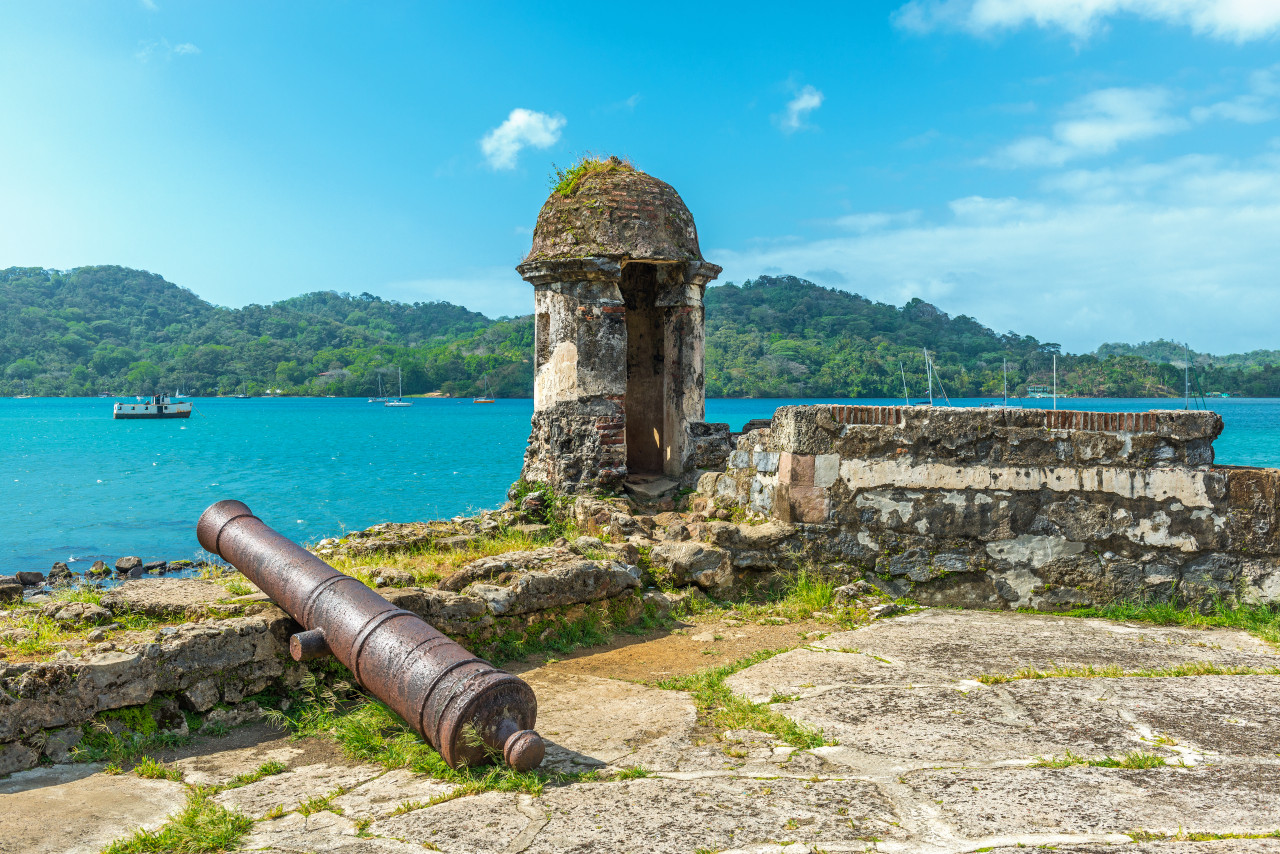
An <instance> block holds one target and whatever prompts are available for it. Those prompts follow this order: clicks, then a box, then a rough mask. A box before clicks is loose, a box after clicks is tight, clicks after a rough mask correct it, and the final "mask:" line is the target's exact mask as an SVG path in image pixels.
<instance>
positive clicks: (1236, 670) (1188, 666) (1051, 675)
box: [975, 661, 1280, 685]
mask: <svg viewBox="0 0 1280 854" xmlns="http://www.w3.org/2000/svg"><path fill="white" fill-rule="evenodd" d="M1131 676H1141V677H1150V678H1156V679H1159V678H1165V677H1175V676H1280V667H1244V666H1237V665H1225V666H1224V665H1220V664H1214V663H1213V662H1211V661H1188V662H1185V663H1183V664H1175V665H1173V666H1171V667H1148V668H1143V669H1139V670H1125V669H1124V668H1122V667H1120V666H1118V665H1115V664H1107V665H1103V666H1101V667H1097V666H1094V665H1092V664H1085V665H1076V666H1069V667H1052V668H1050V669H1048V670H1036V669H1035V668H1034V667H1024V668H1022V669H1021V670H1017V671H1015V672H1013V673H984V674H982V675H980V676H977V677H975V678H976V679H977V680H978V681H979V682H981V683H982V684H984V685H999V684H1001V683H1004V682H1017V681H1018V680H1021V679H1119V678H1122V677H1131Z"/></svg>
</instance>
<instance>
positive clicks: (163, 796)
mask: <svg viewBox="0 0 1280 854" xmlns="http://www.w3.org/2000/svg"><path fill="white" fill-rule="evenodd" d="M102 768H103V766H102V765H101V764H96V765H55V766H52V767H46V768H34V769H32V770H30V771H23V772H21V773H18V774H13V775H11V776H10V777H8V778H7V779H4V780H0V805H3V808H0V852H3V854H97V852H99V851H101V850H102V849H103V848H104V847H106V846H107V845H109V844H110V843H111V842H112V841H113V840H115V839H118V838H120V837H123V836H128V835H130V834H131V833H133V831H134V830H136V829H138V828H139V827H145V828H147V829H148V830H155V829H156V828H158V827H160V826H161V825H163V824H164V823H165V820H166V818H167V816H168V815H169V814H170V813H173V812H177V811H178V810H180V809H182V807H183V805H185V804H186V802H187V795H186V789H185V787H183V786H182V784H181V783H173V782H169V781H168V780H143V779H139V778H138V777H135V776H134V775H132V774H128V775H124V774H120V775H116V776H112V775H109V774H104V773H102Z"/></svg>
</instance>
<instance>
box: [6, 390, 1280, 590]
mask: <svg viewBox="0 0 1280 854" xmlns="http://www.w3.org/2000/svg"><path fill="white" fill-rule="evenodd" d="M821 402H827V403H860V404H896V403H898V402H899V401H895V400H857V401H849V400H839V401H836V400H827V401H816V400H804V401H800V400H777V399H768V400H711V401H708V402H707V420H708V421H727V422H729V423H730V424H731V425H732V426H733V428H734V429H739V428H741V426H742V424H743V423H744V422H746V421H747V420H748V419H751V418H767V417H769V416H770V415H771V414H772V413H773V411H774V409H775V408H776V407H778V406H783V405H787V404H796V403H821ZM954 402H955V403H956V404H965V403H968V404H973V403H977V402H979V401H959V400H957V401H954ZM112 403H113V401H111V400H99V399H86V398H32V399H28V400H14V399H0V574H11V573H13V572H14V571H17V570H29V569H34V570H39V571H42V572H47V571H48V569H49V567H50V565H51V564H52V563H53V561H55V560H64V561H66V560H72V559H74V560H75V561H90V562H91V561H93V560H97V559H99V558H101V559H104V560H107V561H108V562H109V563H110V562H114V560H115V559H116V558H118V557H121V556H123V555H127V554H136V555H139V556H141V557H142V558H144V559H145V560H175V559H178V558H184V557H185V558H195V557H198V556H201V555H203V552H202V551H201V550H200V547H199V545H198V544H197V543H196V538H195V523H196V519H197V518H198V517H199V516H200V513H201V512H202V511H203V510H204V508H205V507H207V506H209V505H210V504H212V503H213V502H215V501H218V500H220V499H223V498H237V499H240V500H241V501H244V502H245V503H246V504H248V505H249V506H250V507H251V508H252V509H253V510H254V512H255V513H257V514H258V515H259V516H260V517H262V519H263V520H264V521H265V522H266V523H267V524H269V525H271V526H272V527H274V528H276V529H277V530H279V531H281V532H282V533H284V534H286V535H287V536H290V537H292V538H294V539H296V540H299V541H301V542H315V541H316V540H319V539H322V538H324V537H327V536H332V535H337V534H340V533H341V532H342V531H343V530H355V529H359V528H365V527H368V526H369V525H372V524H375V523H377V522H386V521H395V522H407V521H415V520H422V519H434V518H445V517H450V516H455V515H457V514H460V513H468V512H470V511H473V510H479V509H482V508H488V507H496V506H497V505H499V504H501V503H502V502H503V500H505V498H506V489H507V487H508V486H509V485H510V484H511V482H512V481H514V480H515V479H516V477H517V476H518V475H519V472H520V463H521V460H522V458H523V455H524V445H525V439H526V437H527V435H528V429H529V418H530V415H531V414H532V412H533V402H532V401H530V400H499V401H497V402H496V403H492V404H474V403H472V402H471V401H470V400H440V399H416V400H415V401H414V405H413V406H412V407H405V408H400V409H397V408H386V407H383V406H381V405H380V404H372V403H367V402H366V401H365V400H363V399H316V398H276V399H271V398H259V399H249V400H234V399H228V398H210V399H201V398H197V399H195V401H194V403H195V412H194V414H193V415H192V417H191V418H190V419H187V420H179V421H114V420H112V418H111V407H112ZM1046 403H1050V405H1051V402H1050V401H1044V400H1037V401H1023V404H1024V405H1026V406H1028V407H1032V406H1033V405H1034V406H1036V407H1042V408H1043V404H1046ZM1180 404H1181V401H1173V400H1092V399H1079V400H1060V401H1059V408H1062V409H1088V410H1094V411H1103V412H1115V411H1122V410H1133V411H1140V412H1141V411H1146V410H1148V409H1169V408H1175V407H1178V406H1180ZM1210 406H1211V408H1213V409H1216V410H1217V411H1218V412H1220V413H1221V414H1222V417H1223V420H1224V421H1225V423H1226V430H1225V431H1224V432H1223V435H1222V437H1221V438H1220V439H1218V441H1217V443H1216V445H1215V447H1216V449H1217V460H1218V462H1220V463H1228V464H1236V465H1258V466H1280V400H1274V399H1266V400H1247V399H1226V400H1214V401H1211V402H1210ZM86 566H88V564H87V563H84V564H81V565H80V566H76V565H75V564H74V563H73V564H72V569H75V570H81V569H83V568H84V567H86Z"/></svg>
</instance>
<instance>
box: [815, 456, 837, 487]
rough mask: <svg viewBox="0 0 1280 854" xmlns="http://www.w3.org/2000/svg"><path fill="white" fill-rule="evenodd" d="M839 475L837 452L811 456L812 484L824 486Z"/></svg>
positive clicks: (830, 483)
mask: <svg viewBox="0 0 1280 854" xmlns="http://www.w3.org/2000/svg"><path fill="white" fill-rule="evenodd" d="M839 476H840V455H839V454H818V455H817V456H816V457H814V458H813V485H814V486H820V487H822V488H824V489H825V488H826V487H828V486H831V485H832V484H834V483H835V482H836V478H838V477H839Z"/></svg>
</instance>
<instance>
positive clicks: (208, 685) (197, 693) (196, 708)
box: [178, 679, 218, 712]
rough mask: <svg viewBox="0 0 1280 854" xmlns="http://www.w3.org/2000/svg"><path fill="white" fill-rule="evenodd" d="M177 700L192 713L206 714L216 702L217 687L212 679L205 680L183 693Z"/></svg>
mask: <svg viewBox="0 0 1280 854" xmlns="http://www.w3.org/2000/svg"><path fill="white" fill-rule="evenodd" d="M178 699H179V700H181V701H182V705H183V706H184V707H186V708H188V709H190V710H191V711H193V712H207V711H209V710H210V709H212V708H213V706H214V704H215V703H217V702H218V686H217V685H216V684H214V681H213V680H212V679H206V680H205V681H203V682H197V683H196V684H194V685H192V686H191V687H190V688H188V689H187V690H185V691H183V692H182V693H181V694H179V695H178Z"/></svg>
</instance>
